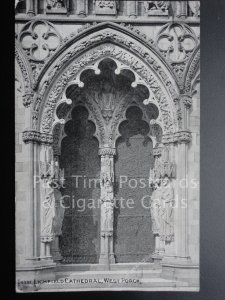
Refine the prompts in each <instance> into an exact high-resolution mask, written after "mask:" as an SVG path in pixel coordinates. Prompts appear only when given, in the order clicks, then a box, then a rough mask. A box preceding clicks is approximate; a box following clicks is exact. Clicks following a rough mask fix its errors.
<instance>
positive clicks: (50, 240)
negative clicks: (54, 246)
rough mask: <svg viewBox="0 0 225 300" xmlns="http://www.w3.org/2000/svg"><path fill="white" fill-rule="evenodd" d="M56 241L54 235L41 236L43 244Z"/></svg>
mask: <svg viewBox="0 0 225 300" xmlns="http://www.w3.org/2000/svg"><path fill="white" fill-rule="evenodd" d="M53 239H54V236H53V235H49V236H41V242H42V243H50V242H52V241H53Z"/></svg>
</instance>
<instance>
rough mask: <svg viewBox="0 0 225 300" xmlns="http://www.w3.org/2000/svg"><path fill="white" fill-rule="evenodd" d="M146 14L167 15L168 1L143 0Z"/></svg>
mask: <svg viewBox="0 0 225 300" xmlns="http://www.w3.org/2000/svg"><path fill="white" fill-rule="evenodd" d="M144 8H145V14H146V15H147V16H168V8H169V1H144Z"/></svg>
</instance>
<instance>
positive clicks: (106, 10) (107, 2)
mask: <svg viewBox="0 0 225 300" xmlns="http://www.w3.org/2000/svg"><path fill="white" fill-rule="evenodd" d="M94 7H95V13H96V14H101V15H104V14H105V15H115V14H116V13H117V11H118V9H119V1H118V0H94Z"/></svg>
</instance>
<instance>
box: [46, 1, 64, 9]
mask: <svg viewBox="0 0 225 300" xmlns="http://www.w3.org/2000/svg"><path fill="white" fill-rule="evenodd" d="M64 7H65V1H64V0H47V8H48V9H52V8H55V9H61V8H64Z"/></svg>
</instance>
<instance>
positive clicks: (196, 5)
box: [188, 1, 200, 17]
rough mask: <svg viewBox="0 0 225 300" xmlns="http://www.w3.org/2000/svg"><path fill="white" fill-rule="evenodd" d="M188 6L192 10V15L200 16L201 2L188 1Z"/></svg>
mask: <svg viewBox="0 0 225 300" xmlns="http://www.w3.org/2000/svg"><path fill="white" fill-rule="evenodd" d="M188 6H189V8H190V14H191V16H193V17H199V16H200V1H188Z"/></svg>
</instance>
